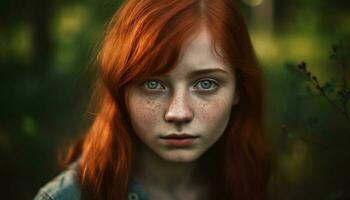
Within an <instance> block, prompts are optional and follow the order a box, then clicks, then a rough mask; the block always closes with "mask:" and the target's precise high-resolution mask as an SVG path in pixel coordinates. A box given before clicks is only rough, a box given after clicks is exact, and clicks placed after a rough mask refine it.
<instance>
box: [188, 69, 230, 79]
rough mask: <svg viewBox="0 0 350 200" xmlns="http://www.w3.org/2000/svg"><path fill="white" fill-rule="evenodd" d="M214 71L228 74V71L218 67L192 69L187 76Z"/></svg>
mask: <svg viewBox="0 0 350 200" xmlns="http://www.w3.org/2000/svg"><path fill="white" fill-rule="evenodd" d="M214 72H220V73H225V74H229V72H227V71H226V70H223V69H220V68H209V69H201V70H196V71H192V72H190V73H189V75H188V76H189V77H195V76H199V75H202V74H210V73H214Z"/></svg>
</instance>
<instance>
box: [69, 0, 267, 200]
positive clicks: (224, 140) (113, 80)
mask: <svg viewBox="0 0 350 200" xmlns="http://www.w3.org/2000/svg"><path fill="white" fill-rule="evenodd" d="M233 1H234V0H128V1H126V2H125V3H124V4H122V6H121V7H120V8H119V10H118V11H117V12H116V13H115V15H114V16H113V18H112V19H111V21H110V23H109V25H108V27H107V30H106V33H105V37H104V39H103V41H102V43H101V47H100V51H99V53H98V56H97V65H98V72H99V74H98V77H99V78H98V81H97V85H96V94H97V96H98V100H97V103H96V111H95V112H96V116H95V118H94V121H93V123H92V125H91V127H90V128H89V130H88V131H87V133H86V134H85V135H84V137H83V138H82V139H81V140H80V141H78V142H77V143H76V144H75V145H74V146H73V147H72V148H71V149H70V151H69V153H68V156H67V160H66V162H67V163H69V162H72V161H73V160H75V159H76V158H78V157H79V158H80V166H79V182H80V187H81V192H82V196H83V198H84V199H118V200H124V199H127V191H128V184H129V178H130V176H131V172H132V169H133V163H134V162H133V161H134V159H137V155H136V154H135V152H134V147H133V144H134V142H133V141H134V137H135V134H134V133H133V130H132V127H131V125H130V120H129V116H128V113H127V110H126V104H125V98H126V97H125V91H124V88H125V86H126V85H127V84H128V83H130V82H131V81H133V80H136V79H139V78H145V77H148V76H152V75H161V74H164V73H166V72H169V71H170V70H171V69H173V68H174V67H176V64H177V62H178V60H179V57H180V56H181V50H182V46H183V44H184V43H185V41H186V39H188V38H189V37H190V36H191V35H193V34H194V33H195V32H196V31H198V30H199V27H200V26H202V25H205V26H206V27H207V28H208V30H209V32H210V34H211V37H212V40H213V44H214V45H213V48H214V50H215V51H216V53H218V55H219V54H220V53H221V54H220V56H222V58H223V59H225V61H227V62H228V63H229V64H230V65H231V66H233V67H234V68H235V71H236V76H237V91H239V103H238V104H237V105H235V106H234V107H233V108H232V112H231V118H230V122H229V124H228V126H227V128H226V130H225V132H224V134H223V136H222V137H221V138H220V139H219V141H218V142H217V143H216V144H214V145H213V146H212V147H211V148H210V150H208V152H206V153H205V154H204V155H203V156H202V158H201V159H200V162H202V163H203V165H201V166H203V169H202V170H203V172H206V173H205V174H209V175H208V179H210V180H208V181H210V182H213V183H215V184H213V185H212V187H211V189H212V191H211V194H212V195H213V198H214V197H215V199H236V200H241V199H242V200H264V199H268V192H267V185H268V181H269V177H270V158H269V154H268V149H267V145H266V142H265V139H264V134H263V86H262V85H263V84H262V72H261V70H260V68H259V66H258V61H257V59H256V56H255V53H254V49H253V47H252V44H251V41H250V37H249V34H248V31H247V27H246V25H245V22H244V19H243V17H242V14H241V13H240V11H239V9H238V6H237V5H236V4H235V3H234V2H233ZM216 47H218V48H220V50H221V52H220V53H219V52H218V51H217V48H216Z"/></svg>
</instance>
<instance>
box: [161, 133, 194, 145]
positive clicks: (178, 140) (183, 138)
mask: <svg viewBox="0 0 350 200" xmlns="http://www.w3.org/2000/svg"><path fill="white" fill-rule="evenodd" d="M160 138H161V139H162V140H164V141H165V142H166V144H167V145H169V146H190V145H192V144H193V143H194V142H195V140H196V139H198V138H199V136H198V135H190V134H170V135H166V136H160Z"/></svg>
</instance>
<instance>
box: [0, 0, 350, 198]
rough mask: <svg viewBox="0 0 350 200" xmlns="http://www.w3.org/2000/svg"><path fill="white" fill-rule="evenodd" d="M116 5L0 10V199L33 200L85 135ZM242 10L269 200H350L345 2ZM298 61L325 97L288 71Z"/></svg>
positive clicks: (272, 0)
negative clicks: (256, 74) (261, 109)
mask: <svg viewBox="0 0 350 200" xmlns="http://www.w3.org/2000/svg"><path fill="white" fill-rule="evenodd" d="M120 3H121V1H120V0H114V1H106V0H85V1H82V0H69V1H68V0H32V1H29V0H24V1H23V0H21V1H20V0H1V2H0V83H1V84H0V89H1V93H0V94H1V98H0V105H1V107H0V158H1V160H0V177H1V180H2V181H1V183H0V188H1V193H2V199H31V198H32V197H33V196H34V195H35V194H36V192H37V190H38V189H39V187H41V186H43V185H44V184H45V183H46V182H47V181H49V180H50V179H52V178H53V177H54V176H55V175H57V173H58V172H59V168H58V166H57V154H58V153H59V152H61V151H62V150H64V149H65V147H66V146H67V145H68V144H69V143H70V142H71V141H72V140H73V139H74V138H75V137H76V136H77V135H79V134H81V133H83V132H84V130H85V128H86V127H87V126H88V124H89V122H90V121H91V118H92V117H91V116H89V114H85V110H86V108H87V105H88V100H89V97H90V93H91V89H92V87H93V80H94V78H95V77H96V74H94V70H92V62H93V58H94V55H95V54H96V45H97V44H98V42H99V41H100V39H101V37H102V34H103V30H104V27H105V24H106V22H107V21H108V19H109V18H110V17H111V15H112V14H113V13H114V12H115V10H116V9H117V8H118V6H119V5H120ZM240 5H241V8H242V10H243V12H244V14H245V18H246V20H247V23H248V26H249V30H250V33H251V36H252V39H253V43H254V46H255V48H256V51H257V54H258V56H259V59H260V61H261V65H262V68H263V70H264V73H265V80H266V87H265V88H266V118H265V119H266V133H267V138H268V141H269V146H270V147H271V150H272V151H273V153H274V155H275V157H276V163H275V165H274V170H273V179H272V182H271V188H272V189H271V190H272V194H273V199H280V200H289V199H293V200H294V199H305V200H310V199H312V200H313V199H317V200H318V199H324V200H345V199H350V155H349V153H350V152H349V150H350V148H349V146H350V145H349V144H348V143H349V142H350V120H349V118H348V117H349V112H350V105H348V106H347V108H348V111H347V110H346V106H345V105H346V104H347V99H348V98H350V92H349V94H348V93H346V92H347V90H346V88H349V87H350V83H349V82H350V73H349V71H350V69H349V34H350V12H349V11H350V1H346V0H322V1H320V0H278V1H277V0H241V1H240ZM340 44H341V45H340ZM332 45H333V47H332ZM334 45H337V46H334ZM331 54H336V55H333V56H331V57H332V59H331V58H330V55H331ZM301 61H305V62H306V63H307V65H306V66H307V70H309V71H311V72H312V74H313V75H314V76H316V77H317V81H318V83H319V86H320V87H322V88H323V89H324V90H326V92H325V95H323V96H322V95H320V94H321V93H320V91H319V90H318V89H315V86H314V85H313V83H315V81H314V82H310V81H306V80H307V79H306V78H305V77H304V76H303V75H302V73H300V72H298V71H296V70H295V69H296V65H297V64H298V63H300V62H301ZM344 69H345V71H344ZM344 78H345V79H346V87H344ZM341 92H343V93H341ZM347 95H348V96H347ZM327 98H328V99H327ZM344 102H345V103H344ZM332 103H334V104H332ZM336 106H337V107H336ZM341 109H343V111H344V112H341Z"/></svg>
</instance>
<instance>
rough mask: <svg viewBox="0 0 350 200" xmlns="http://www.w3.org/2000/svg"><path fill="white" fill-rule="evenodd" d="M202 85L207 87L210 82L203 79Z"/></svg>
mask: <svg viewBox="0 0 350 200" xmlns="http://www.w3.org/2000/svg"><path fill="white" fill-rule="evenodd" d="M201 85H202V87H203V88H205V89H208V88H209V87H210V82H209V81H203V82H202V83H201Z"/></svg>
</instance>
